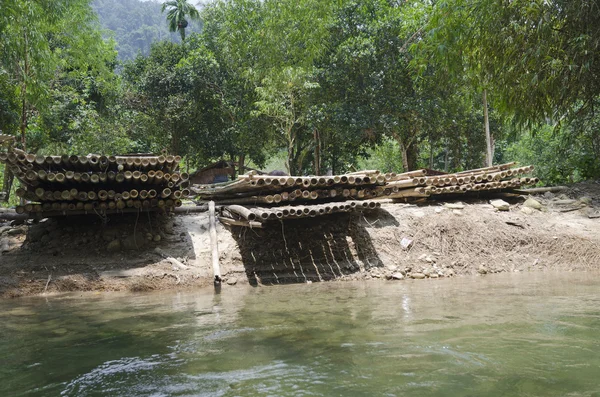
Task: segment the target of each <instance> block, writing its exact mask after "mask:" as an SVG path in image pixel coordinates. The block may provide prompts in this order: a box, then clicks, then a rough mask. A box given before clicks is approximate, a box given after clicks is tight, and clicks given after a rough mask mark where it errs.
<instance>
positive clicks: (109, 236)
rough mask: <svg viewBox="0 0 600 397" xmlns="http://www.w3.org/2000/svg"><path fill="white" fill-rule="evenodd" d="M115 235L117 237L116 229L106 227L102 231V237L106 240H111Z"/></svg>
mask: <svg viewBox="0 0 600 397" xmlns="http://www.w3.org/2000/svg"><path fill="white" fill-rule="evenodd" d="M117 237H118V233H117V231H116V230H110V229H107V230H103V231H102V239H103V240H104V241H106V242H110V241H113V240H114V239H116V238H117Z"/></svg>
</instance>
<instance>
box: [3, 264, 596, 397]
mask: <svg viewBox="0 0 600 397" xmlns="http://www.w3.org/2000/svg"><path fill="white" fill-rule="evenodd" d="M598 395H600V275H599V274H591V273H575V274H574V273H567V274H564V273H563V274H555V273H537V274H504V275H493V276H486V277H474V278H456V279H447V280H416V281H396V282H381V281H379V282H377V281H373V282H356V283H354V282H352V283H350V282H342V283H314V284H302V285H286V286H275V287H261V288H252V287H247V288H246V287H236V288H231V287H229V288H223V290H222V292H221V293H220V294H215V293H214V292H213V291H212V290H203V291H187V292H170V293H151V294H116V293H85V294H69V295H63V296H50V297H45V298H44V297H37V298H24V299H14V300H3V301H0V396H598Z"/></svg>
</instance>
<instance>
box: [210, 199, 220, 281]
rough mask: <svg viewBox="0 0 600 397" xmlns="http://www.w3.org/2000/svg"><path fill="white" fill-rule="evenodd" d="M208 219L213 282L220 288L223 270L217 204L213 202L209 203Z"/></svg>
mask: <svg viewBox="0 0 600 397" xmlns="http://www.w3.org/2000/svg"><path fill="white" fill-rule="evenodd" d="M208 219H209V230H210V245H211V247H212V267H213V276H214V277H213V280H214V285H215V286H218V285H220V284H221V269H220V267H219V247H218V241H217V225H216V220H215V202H214V201H211V202H209V203H208Z"/></svg>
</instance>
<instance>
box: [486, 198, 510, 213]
mask: <svg viewBox="0 0 600 397" xmlns="http://www.w3.org/2000/svg"><path fill="white" fill-rule="evenodd" d="M490 204H491V205H493V206H494V208H496V209H497V210H498V211H508V210H509V209H510V204H508V203H507V202H506V201H504V200H499V199H498V200H490Z"/></svg>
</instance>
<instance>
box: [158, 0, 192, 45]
mask: <svg viewBox="0 0 600 397" xmlns="http://www.w3.org/2000/svg"><path fill="white" fill-rule="evenodd" d="M165 10H166V11H167V22H168V23H169V31H170V32H179V35H180V36H181V41H182V42H183V41H185V29H186V28H187V27H188V20H187V19H186V18H190V19H192V20H199V19H200V13H198V10H197V9H196V7H194V6H193V5H192V4H190V3H188V2H187V0H167V1H165V2H164V3H163V5H162V7H161V9H160V11H161V12H165Z"/></svg>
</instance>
